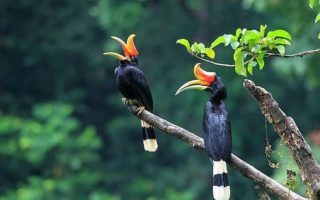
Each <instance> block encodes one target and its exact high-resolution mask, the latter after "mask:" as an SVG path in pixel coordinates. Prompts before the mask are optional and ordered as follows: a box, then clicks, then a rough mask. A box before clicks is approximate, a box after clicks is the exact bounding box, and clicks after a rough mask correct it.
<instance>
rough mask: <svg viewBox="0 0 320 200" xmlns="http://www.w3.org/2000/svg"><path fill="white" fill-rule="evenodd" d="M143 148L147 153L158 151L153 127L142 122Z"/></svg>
mask: <svg viewBox="0 0 320 200" xmlns="http://www.w3.org/2000/svg"><path fill="white" fill-rule="evenodd" d="M141 128H142V137H143V147H144V150H145V151H149V152H155V151H156V150H157V149H158V143H157V139H156V134H155V133H154V129H153V127H152V126H151V125H150V124H148V123H147V122H145V121H142V120H141Z"/></svg>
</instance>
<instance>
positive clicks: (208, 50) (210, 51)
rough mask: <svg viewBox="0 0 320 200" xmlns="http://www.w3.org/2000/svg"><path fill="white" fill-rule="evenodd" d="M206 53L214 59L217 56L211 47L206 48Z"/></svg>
mask: <svg viewBox="0 0 320 200" xmlns="http://www.w3.org/2000/svg"><path fill="white" fill-rule="evenodd" d="M205 54H206V55H207V56H208V57H209V58H211V59H214V57H215V56H216V53H215V52H214V51H213V50H212V49H210V48H205Z"/></svg>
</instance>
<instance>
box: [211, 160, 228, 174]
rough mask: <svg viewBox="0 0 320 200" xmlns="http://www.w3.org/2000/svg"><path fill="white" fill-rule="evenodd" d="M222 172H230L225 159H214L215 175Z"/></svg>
mask: <svg viewBox="0 0 320 200" xmlns="http://www.w3.org/2000/svg"><path fill="white" fill-rule="evenodd" d="M222 173H228V171H227V163H226V162H225V161H223V160H220V161H213V175H215V174H222Z"/></svg>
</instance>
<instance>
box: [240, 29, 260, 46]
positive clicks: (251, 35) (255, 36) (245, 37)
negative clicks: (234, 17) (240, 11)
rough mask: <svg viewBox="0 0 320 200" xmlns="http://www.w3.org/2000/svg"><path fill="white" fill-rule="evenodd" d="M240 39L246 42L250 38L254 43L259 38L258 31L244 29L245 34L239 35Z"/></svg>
mask: <svg viewBox="0 0 320 200" xmlns="http://www.w3.org/2000/svg"><path fill="white" fill-rule="evenodd" d="M241 39H242V41H243V42H244V43H245V44H247V43H248V42H249V41H250V40H251V41H252V42H253V43H255V42H256V41H257V40H259V39H260V33H259V32H258V31H256V30H251V31H246V33H245V34H243V36H242V37H241Z"/></svg>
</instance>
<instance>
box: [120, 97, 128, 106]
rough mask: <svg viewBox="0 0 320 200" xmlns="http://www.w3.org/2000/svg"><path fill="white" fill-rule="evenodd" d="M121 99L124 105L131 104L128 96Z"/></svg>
mask: <svg viewBox="0 0 320 200" xmlns="http://www.w3.org/2000/svg"><path fill="white" fill-rule="evenodd" d="M121 101H122V103H123V104H124V105H128V104H129V99H127V98H125V97H123V98H121Z"/></svg>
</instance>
